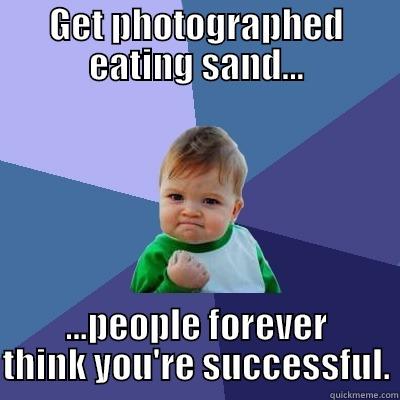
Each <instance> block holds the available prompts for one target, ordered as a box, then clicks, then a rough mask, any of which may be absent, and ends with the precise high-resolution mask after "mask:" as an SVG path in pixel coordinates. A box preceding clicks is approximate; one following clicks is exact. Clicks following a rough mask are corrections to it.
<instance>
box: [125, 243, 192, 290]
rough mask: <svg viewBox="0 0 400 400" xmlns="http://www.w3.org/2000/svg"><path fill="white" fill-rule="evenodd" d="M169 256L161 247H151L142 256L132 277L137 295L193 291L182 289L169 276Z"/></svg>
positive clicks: (132, 284)
mask: <svg viewBox="0 0 400 400" xmlns="http://www.w3.org/2000/svg"><path fill="white" fill-rule="evenodd" d="M168 259H169V255H168V254H166V253H165V251H163V250H162V248H160V247H159V246H156V245H151V244H150V245H149V246H147V247H146V249H145V251H144V252H143V254H142V255H141V256H140V258H139V260H138V262H137V264H136V269H135V272H134V274H133V277H132V282H131V290H132V291H133V292H136V293H188V292H193V290H192V289H187V288H184V287H180V286H178V285H176V284H175V283H174V282H172V281H171V280H170V279H169V277H168V274H167V264H168Z"/></svg>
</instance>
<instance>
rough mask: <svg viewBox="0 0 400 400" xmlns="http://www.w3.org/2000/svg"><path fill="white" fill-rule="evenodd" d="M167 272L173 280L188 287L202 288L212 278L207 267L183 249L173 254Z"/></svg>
mask: <svg viewBox="0 0 400 400" xmlns="http://www.w3.org/2000/svg"><path fill="white" fill-rule="evenodd" d="M167 273H168V276H169V279H171V281H172V282H174V283H175V284H176V285H178V286H181V287H184V288H187V289H201V288H202V287H203V286H204V285H205V284H206V283H207V282H208V280H209V279H210V276H209V274H208V271H207V269H206V267H205V266H204V265H203V264H201V263H200V262H199V261H197V260H196V258H194V257H193V256H192V255H191V254H190V253H188V252H187V251H183V250H177V251H175V252H174V253H173V254H172V256H171V258H170V259H169V261H168V267H167Z"/></svg>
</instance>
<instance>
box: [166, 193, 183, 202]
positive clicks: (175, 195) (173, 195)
mask: <svg viewBox="0 0 400 400" xmlns="http://www.w3.org/2000/svg"><path fill="white" fill-rule="evenodd" d="M168 197H169V198H170V199H171V200H173V201H182V200H183V196H182V195H181V194H178V193H171V194H169V195H168Z"/></svg>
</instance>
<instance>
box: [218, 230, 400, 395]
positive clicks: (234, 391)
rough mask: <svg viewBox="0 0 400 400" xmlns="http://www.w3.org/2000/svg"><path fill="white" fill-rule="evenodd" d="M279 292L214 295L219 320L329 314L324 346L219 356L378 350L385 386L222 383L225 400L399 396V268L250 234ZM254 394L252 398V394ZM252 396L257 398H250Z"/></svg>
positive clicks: (227, 348)
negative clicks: (348, 394)
mask: <svg viewBox="0 0 400 400" xmlns="http://www.w3.org/2000/svg"><path fill="white" fill-rule="evenodd" d="M249 229H250V231H251V232H252V234H253V235H254V237H255V238H256V239H257V241H258V242H259V244H260V246H261V248H262V249H263V251H264V253H265V255H266V258H267V259H268V261H269V263H270V265H271V267H272V268H273V270H274V272H275V274H276V276H277V278H278V280H279V283H280V285H281V287H282V294H280V295H272V296H271V295H270V296H265V295H254V294H249V295H240V296H239V295H225V294H217V295H215V306H216V307H218V308H220V309H221V311H220V313H221V314H227V313H235V314H236V315H239V314H241V313H246V314H249V313H256V314H262V313H268V314H272V313H308V314H314V313H327V314H328V322H327V324H326V325H325V328H324V330H323V340H322V341H314V340H307V341H297V340H295V339H293V340H290V341H279V340H276V339H273V340H270V341H261V340H258V339H256V338H255V336H254V330H252V331H251V334H252V339H251V340H249V341H240V340H235V341H225V340H221V341H220V351H221V353H241V354H250V353H254V354H258V355H259V356H261V357H262V356H263V355H265V354H269V353H275V354H278V355H280V356H283V355H285V354H289V353H296V354H298V355H303V354H307V353H316V354H320V355H321V354H324V353H340V351H341V349H343V348H352V351H354V352H356V353H371V352H372V349H373V348H378V347H381V348H383V358H382V360H383V362H382V364H383V368H382V369H383V372H384V373H390V375H391V380H390V381H389V380H387V381H375V382H373V381H371V382H368V381H354V380H350V381H340V380H337V381H330V382H329V381H324V380H322V379H319V380H317V381H306V380H304V379H299V380H297V381H288V380H285V379H283V378H280V379H278V380H276V381H266V380H263V379H259V380H257V381H246V380H244V379H243V380H241V381H239V382H233V381H226V382H224V389H225V398H226V400H241V399H243V398H248V397H249V396H250V398H253V397H254V398H256V397H257V398H266V399H267V398H268V399H274V400H280V399H282V400H286V399H292V398H301V399H329V398H330V397H329V395H330V393H332V392H335V393H340V391H344V392H347V390H350V391H353V392H378V393H382V392H398V388H399V383H400V379H399V376H400V375H399V372H400V370H399V366H398V357H399V345H398V339H399V336H400V328H399V324H398V321H397V317H396V316H397V314H398V301H397V292H398V281H399V273H400V271H399V269H398V267H396V266H394V265H390V264H385V263H382V262H379V261H373V260H369V259H366V258H364V257H359V256H355V255H351V254H346V253H343V252H340V251H337V250H333V249H327V248H324V247H321V246H318V245H313V244H309V243H305V242H302V241H300V240H296V239H290V238H287V237H284V236H281V235H277V234H274V233H270V232H265V231H262V230H259V229H254V228H250V227H249ZM253 393H254V396H253V395H252V394H253ZM255 394H257V396H256V395H255Z"/></svg>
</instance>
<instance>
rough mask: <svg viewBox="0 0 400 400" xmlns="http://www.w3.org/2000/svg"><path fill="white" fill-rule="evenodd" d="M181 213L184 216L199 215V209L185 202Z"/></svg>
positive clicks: (193, 203) (190, 202)
mask: <svg viewBox="0 0 400 400" xmlns="http://www.w3.org/2000/svg"><path fill="white" fill-rule="evenodd" d="M183 213H184V214H186V215H200V209H199V207H198V205H197V204H196V203H195V202H193V201H187V202H186V203H185V207H184V209H183Z"/></svg>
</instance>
